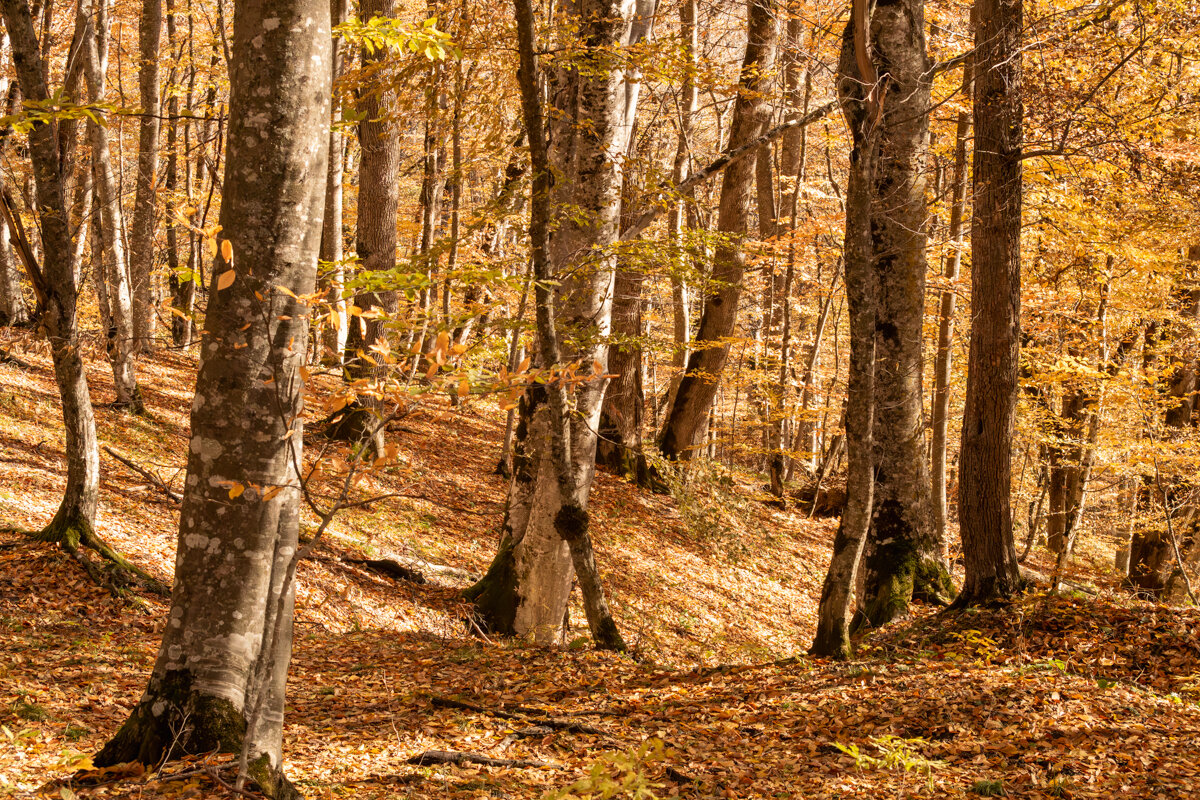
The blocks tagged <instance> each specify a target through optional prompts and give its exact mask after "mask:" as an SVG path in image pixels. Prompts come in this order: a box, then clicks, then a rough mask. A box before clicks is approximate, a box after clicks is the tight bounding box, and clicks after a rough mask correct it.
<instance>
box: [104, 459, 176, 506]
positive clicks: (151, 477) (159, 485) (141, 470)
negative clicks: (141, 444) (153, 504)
mask: <svg viewBox="0 0 1200 800" xmlns="http://www.w3.org/2000/svg"><path fill="white" fill-rule="evenodd" d="M104 452H106V453H108V454H109V455H110V456H112V457H113V458H115V459H116V460H117V461H120V462H121V463H122V464H124V465H125V466H127V467H129V469H131V470H133V471H134V472H136V473H137V474H138V475H141V476H142V477H143V478H145V479H146V480H148V481H150V483H151V485H153V486H154V488H155V489H158V490H159V491H160V492H162V493H163V494H165V495H166V496H167V498H168V499H169V500H170V501H171V502H172V503H176V504H178V503H182V502H183V496H182V495H180V494H179V493H178V492H176V491H174V490H172V489H171V487H170V486H167V484H166V483H164V482H163V479H162V478H160V477H158V476H157V475H155V474H154V473H153V472H151V471H150V470H148V469H146V468H145V467H141V466H138V465H137V464H135V463H133V462H132V461H130V460H129V459H128V458H125V456H123V455H121V454H120V453H118V452H117V451H116V450H113V449H112V448H111V447H108V446H105V448H104Z"/></svg>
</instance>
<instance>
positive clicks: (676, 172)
mask: <svg viewBox="0 0 1200 800" xmlns="http://www.w3.org/2000/svg"><path fill="white" fill-rule="evenodd" d="M679 40H680V46H681V48H682V50H683V54H682V55H683V59H684V67H683V70H684V72H683V85H682V86H681V87H680V89H679V123H678V124H679V135H678V137H677V138H676V143H675V159H674V161H673V162H672V165H671V184H672V185H673V186H678V185H679V184H681V183H682V182H683V180H684V178H686V177H687V172H688V171H689V166H688V162H689V160H690V152H691V144H690V140H691V136H692V118H693V117H695V116H696V108H697V106H698V105H699V92H698V91H697V90H696V69H697V66H696V65H697V61H696V53H697V50H698V47H699V41H698V37H697V29H696V0H683V2H681V3H680V4H679ZM689 201H690V197H689V196H687V195H685V196H682V197H677V198H674V199H673V200H672V201H671V211H670V215H669V216H668V218H667V236H668V238H669V239H670V241H671V253H672V264H671V332H672V336H673V340H674V344H675V347H674V349H673V350H672V351H671V367H672V368H673V370H674V374H672V376H671V385H670V389H669V390H668V392H667V402H666V404H665V405H666V407H667V410H668V412H669V411H670V408H671V406H672V405H674V404H675V393H676V391H678V389H679V381H680V380H682V378H683V367H684V365H685V364H686V363H687V357H688V343H689V342H691V339H692V320H691V287H690V286H689V284H688V275H689V266H690V262H691V259H690V257H689V250H690V248H689V247H688V246H687V243H685V242H684V239H683V228H684V223H685V221H686V219H687V208H686V206H687V203H688V202H689ZM654 424H655V425H656V426H657V425H658V420H657V419H655V420H654Z"/></svg>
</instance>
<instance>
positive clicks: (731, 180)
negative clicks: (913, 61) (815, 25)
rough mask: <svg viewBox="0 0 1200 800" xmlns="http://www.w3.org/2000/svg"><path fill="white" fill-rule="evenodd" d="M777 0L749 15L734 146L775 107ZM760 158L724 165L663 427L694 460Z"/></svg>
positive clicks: (676, 453) (737, 282)
mask: <svg viewBox="0 0 1200 800" xmlns="http://www.w3.org/2000/svg"><path fill="white" fill-rule="evenodd" d="M776 5H777V4H776V0H751V1H750V4H749V11H748V16H747V21H746V36H747V40H746V52H745V56H744V58H743V60H742V71H741V77H740V79H739V82H738V95H737V101H736V103H735V105H734V110H733V122H732V123H731V125H730V131H729V143H728V145H727V147H726V149H727V150H733V149H735V148H737V147H740V146H742V145H745V144H747V143H749V142H751V141H752V140H754V139H755V138H756V137H757V136H758V135H759V134H760V133H762V131H763V126H764V125H765V123H766V120H767V119H768V117H769V114H770V106H769V104H768V103H767V100H766V92H765V91H764V90H765V88H766V86H767V83H768V81H769V80H770V79H771V76H770V72H771V66H772V65H773V64H774V61H775V41H776V38H777V25H776V19H775V12H776ZM754 165H755V158H754V157H753V156H747V157H745V158H742V159H740V160H738V161H735V162H733V163H732V164H730V165H729V166H728V167H726V168H725V172H724V174H723V175H722V181H721V199H720V208H719V211H718V214H717V230H718V231H719V232H720V233H721V234H723V236H722V239H721V242H720V244H719V245H718V246H717V248H716V252H715V253H714V255H713V266H712V275H711V278H712V286H713V287H715V288H713V289H712V290H711V291H710V292H709V295H708V297H707V298H706V299H705V303H704V312H703V314H702V315H701V317H700V326H699V329H698V331H697V333H696V339H695V341H696V344H697V349H696V350H694V351H693V352H692V354H691V355H690V356H689V357H688V362H687V369H686V371H685V373H684V376H683V378H682V380H680V382H679V388H678V389H677V390H676V392H675V398H674V402H673V403H672V404H671V408H670V410H669V411H668V412H667V418H666V421H665V422H664V423H663V428H662V432H661V433H660V435H659V442H658V444H659V449H660V450H661V451H662V454H663V455H664V456H665V457H666V458H668V459H672V460H687V459H690V458H691V456H692V449H693V447H695V446H696V445H697V444H698V437H699V436H701V435H702V434H703V430H704V426H705V422H706V420H707V419H708V412H709V410H710V409H711V408H712V405H713V399H714V398H715V397H716V394H717V386H718V384H719V382H720V379H721V373H722V372H723V371H724V369H725V363H726V361H728V359H729V345H728V344H722V342H725V341H727V340H728V338H729V337H730V336H732V335H733V333H734V329H735V327H736V325H737V310H738V300H739V299H740V297H741V292H742V271H743V269H744V267H745V253H744V252H743V249H742V244H741V241H740V240H741V238H742V237H743V236H744V235H745V234H746V232H747V230H748V220H749V218H750V204H751V201H752V200H753V199H754V195H755V166H754Z"/></svg>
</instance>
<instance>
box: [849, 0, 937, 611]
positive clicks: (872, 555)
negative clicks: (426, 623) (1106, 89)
mask: <svg viewBox="0 0 1200 800" xmlns="http://www.w3.org/2000/svg"><path fill="white" fill-rule="evenodd" d="M924 28H925V4H924V1H923V0H902V1H901V2H896V3H891V4H888V5H886V6H879V7H878V8H877V10H876V11H875V13H874V14H873V15H872V20H871V34H872V35H871V43H872V46H873V47H874V50H875V53H876V58H877V59H878V62H879V65H880V66H879V68H878V69H879V72H880V73H881V74H884V72H885V70H886V76H885V77H883V78H881V81H882V84H881V86H880V87H879V92H880V94H881V97H882V102H883V116H882V117H881V118H880V120H879V122H878V127H879V138H880V141H879V160H878V162H877V163H876V165H875V179H874V182H873V185H872V197H871V250H872V252H871V259H872V266H873V268H874V270H875V274H876V281H877V286H878V291H879V301H878V312H877V313H878V316H877V318H876V319H877V321H876V326H875V331H876V333H875V359H876V361H875V364H876V366H875V428H874V448H875V454H874V455H875V460H874V467H875V494H874V505H873V508H872V513H871V533H870V537H869V540H868V544H867V550H866V557H865V559H864V560H863V564H862V569H863V586H862V596H861V597H859V598H858V600H859V602H858V616H857V619H856V621H855V622H856V625H858V626H879V625H883V624H885V623H887V622H890V621H891V620H893V619H896V618H897V617H900V616H903V615H904V614H906V613H907V611H908V606H909V603H910V601H911V600H912V599H913V597H914V596H916V597H918V598H920V599H927V600H935V601H938V602H942V603H949V602H950V600H951V599H952V594H953V586H952V584H951V583H950V577H949V574H948V572H947V570H946V567H945V565H944V564H943V563H942V561H941V548H940V547H939V546H938V543H937V538H936V535H935V533H934V530H933V520H932V518H931V516H930V508H929V465H928V461H927V460H926V452H927V451H926V444H925V414H924V408H923V404H922V398H923V396H924V386H923V380H922V379H923V373H924V321H925V272H926V269H927V266H928V265H927V263H926V258H925V248H926V234H925V228H926V220H927V218H928V204H927V201H926V199H925V193H926V183H925V162H926V157H927V156H928V150H929V99H930V89H931V79H930V77H929V66H930V64H929V58H928V56H927V55H926V52H925V32H924Z"/></svg>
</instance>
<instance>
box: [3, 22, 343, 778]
mask: <svg viewBox="0 0 1200 800" xmlns="http://www.w3.org/2000/svg"><path fill="white" fill-rule="evenodd" d="M11 1H12V0H6V2H11ZM233 32H234V33H233V58H232V61H231V63H230V86H231V93H230V102H229V119H230V128H229V149H228V159H227V163H226V171H225V184H224V201H223V205H222V208H221V218H220V222H221V226H222V228H221V233H222V237H223V238H225V239H226V240H227V241H228V242H229V244H230V245H231V248H232V249H231V251H230V250H229V249H228V248H225V246H224V242H223V243H222V250H224V251H225V252H224V253H222V254H221V255H219V256H218V257H217V259H216V261H215V263H214V273H215V278H214V287H213V293H212V295H211V299H210V301H209V307H208V314H207V315H206V318H205V337H204V344H203V347H202V351H201V363H200V372H199V376H198V377H197V379H196V397H195V400H194V401H193V403H192V417H191V423H192V425H191V430H192V439H191V446H190V447H189V448H188V479H187V481H186V488H185V490H184V499H183V507H182V509H181V512H180V524H179V540H178V556H177V558H176V570H175V590H174V594H173V596H172V602H171V610H170V614H169V624H168V625H167V626H166V627H165V629H164V634H163V641H162V646H161V649H160V650H159V655H158V660H157V661H156V663H155V665H154V671H153V672H152V674H151V676H150V681H149V685H148V687H147V689H146V692H145V694H144V695H143V696H142V699H141V701H140V702H139V703H138V705H137V707H136V708H135V709H134V710H133V712H132V714H131V715H130V717H129V719H128V720H127V721H126V722H125V724H124V725H123V726H122V728H121V729H120V731H118V732H117V734H116V736H114V737H113V739H112V740H111V741H109V743H108V744H107V745H105V747H104V749H103V750H101V751H100V753H99V754H98V755H97V756H96V757H95V762H96V764H97V765H98V766H107V765H111V764H116V763H120V762H124V761H139V762H141V763H143V764H158V763H159V761H160V760H161V759H162V758H163V757H164V756H165V755H170V756H173V757H176V758H178V757H181V756H184V755H186V754H189V753H203V752H208V751H212V750H217V749H219V750H222V751H233V752H237V751H239V750H240V749H241V748H242V746H243V744H247V748H246V750H247V753H248V756H249V759H250V765H251V768H250V773H251V776H252V777H254V779H255V780H256V781H258V783H259V784H260V785H261V786H263V788H264V789H266V790H267V792H268V793H269V794H272V795H274V796H277V797H278V796H288V795H290V794H291V792H290V791H289V789H290V787H289V785H288V784H287V781H286V779H285V778H284V777H283V773H282V769H281V755H282V754H281V750H282V745H281V741H282V732H283V731H282V728H283V713H284V684H285V682H286V677H287V667H288V661H289V658H290V648H291V625H290V623H291V611H292V601H293V596H292V587H293V586H294V584H290V583H289V582H286V581H284V580H283V576H284V574H285V573H286V569H285V568H286V567H287V565H288V564H289V563H290V561H291V559H292V556H293V554H294V553H295V551H296V548H297V546H298V545H297V539H298V534H299V521H300V520H299V514H300V501H301V490H300V486H299V480H300V476H299V475H298V474H297V467H298V465H299V463H300V461H301V459H300V452H299V450H300V447H301V439H302V436H303V433H302V423H301V418H300V414H301V409H302V396H301V395H302V387H303V383H304V381H303V378H302V376H301V371H300V370H301V368H302V366H303V359H304V356H305V353H306V347H305V343H306V338H307V336H308V316H307V311H306V308H305V307H304V305H303V304H302V303H301V302H299V301H297V300H296V299H295V295H303V294H307V293H309V292H312V291H313V290H314V287H315V284H316V259H317V251H318V248H319V245H320V238H321V208H322V202H323V196H324V187H325V169H326V164H325V160H326V158H327V156H328V148H329V135H328V125H329V90H330V53H329V50H330V35H329V3H328V0H257V1H255V0H249V1H248V2H245V3H239V4H238V5H237V7H236V11H235V13H234V23H233ZM230 252H231V253H232V262H230V261H229V260H228V259H227V258H226V255H228V254H229V253H230ZM231 280H232V282H230V281H231ZM285 290H286V291H285ZM260 298H261V299H260ZM276 617H278V619H279V620H280V624H279V627H278V628H275V627H272V625H271V623H272V621H273V618H276ZM276 630H277V631H279V634H280V635H278V636H275V635H274V633H273V632H274V631H276ZM272 639H274V640H275V643H276V650H275V651H274V652H270V653H264V652H263V643H264V641H271V640H272ZM262 664H266V666H267V669H265V670H263V669H260V665H262ZM256 707H261V709H262V710H261V713H257V714H253V715H251V714H249V710H250V709H254V708H256ZM248 716H250V717H251V718H250V719H247V717H248Z"/></svg>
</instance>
